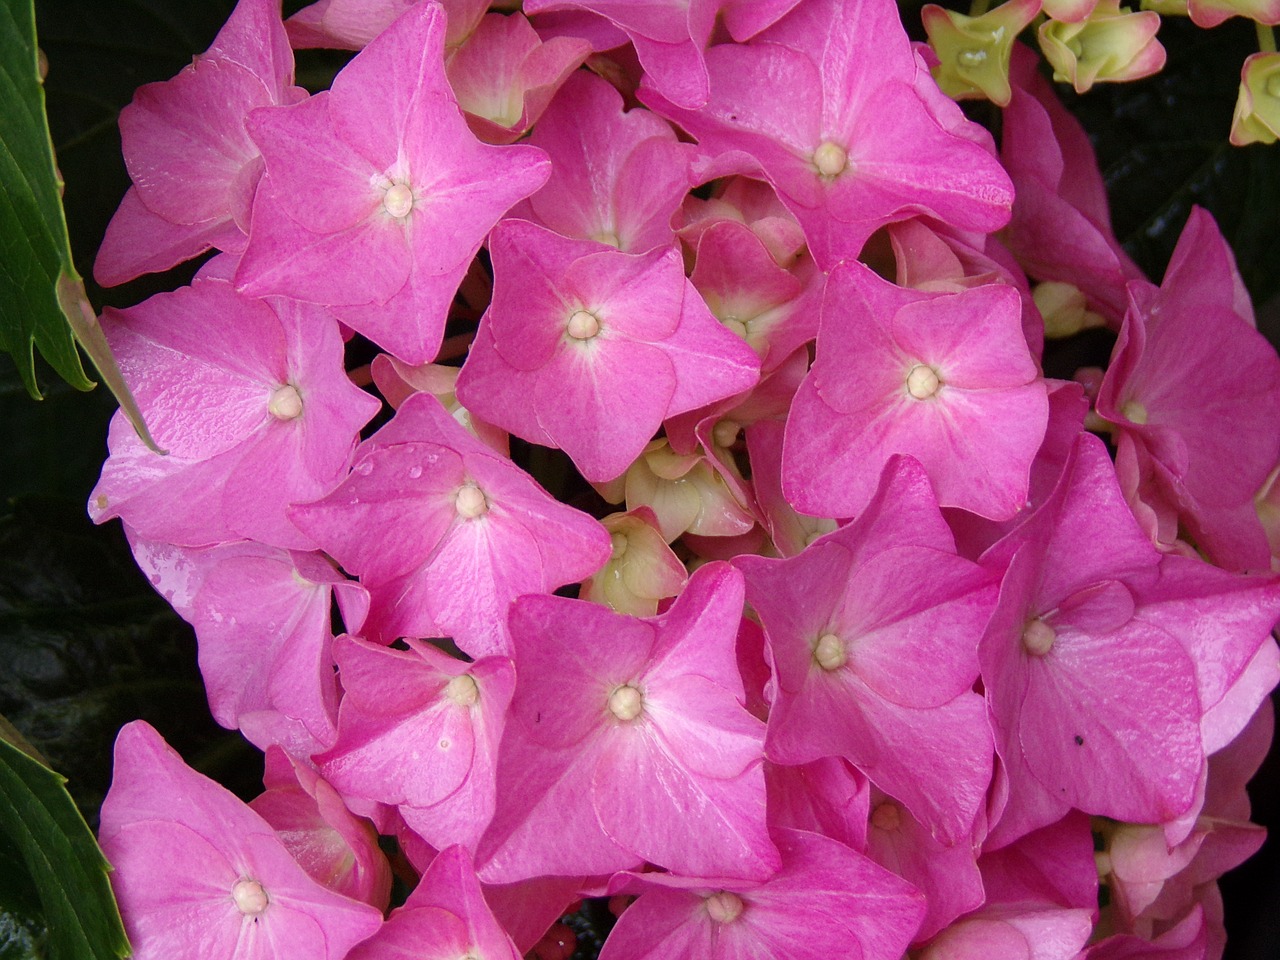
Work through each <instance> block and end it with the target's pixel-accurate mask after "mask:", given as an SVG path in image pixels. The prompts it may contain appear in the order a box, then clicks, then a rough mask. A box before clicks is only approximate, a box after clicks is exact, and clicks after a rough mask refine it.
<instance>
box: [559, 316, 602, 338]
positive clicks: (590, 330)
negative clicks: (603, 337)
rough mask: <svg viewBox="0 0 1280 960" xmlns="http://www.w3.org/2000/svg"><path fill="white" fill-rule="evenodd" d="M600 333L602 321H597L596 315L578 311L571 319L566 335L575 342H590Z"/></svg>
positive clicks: (566, 328)
mask: <svg viewBox="0 0 1280 960" xmlns="http://www.w3.org/2000/svg"><path fill="white" fill-rule="evenodd" d="M599 332H600V321H599V320H597V319H596V315H595V314H594V313H589V312H587V311H586V310H576V311H574V314H573V316H571V317H570V318H569V323H568V325H567V326H566V327H565V333H567V334H569V336H571V337H573V339H575V340H590V339H591V338H592V337H594V336H595V335H596V334H598V333H599Z"/></svg>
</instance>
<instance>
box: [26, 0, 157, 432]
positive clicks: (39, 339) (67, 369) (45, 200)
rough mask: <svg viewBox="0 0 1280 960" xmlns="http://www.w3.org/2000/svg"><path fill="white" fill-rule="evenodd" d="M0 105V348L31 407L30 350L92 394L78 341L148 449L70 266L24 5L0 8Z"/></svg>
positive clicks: (31, 15) (29, 7)
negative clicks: (11, 362) (0, 107)
mask: <svg viewBox="0 0 1280 960" xmlns="http://www.w3.org/2000/svg"><path fill="white" fill-rule="evenodd" d="M0 103H4V104H5V108H4V110H3V111H0V183H4V184H5V189H4V191H3V192H0V349H4V350H6V351H7V352H8V353H9V354H10V356H12V357H13V360H14V363H15V364H17V367H18V373H19V374H20V375H21V377H22V382H23V384H24V385H25V386H26V388H27V392H28V393H30V394H31V396H32V397H34V398H35V399H37V400H38V399H40V398H41V392H40V388H39V386H38V385H37V384H36V375H35V356H34V354H33V352H32V346H33V345H34V346H35V347H36V348H38V349H39V350H40V355H41V356H43V357H44V358H45V359H46V360H47V361H49V365H50V366H52V367H53V368H54V369H55V370H56V371H57V372H58V374H59V375H60V376H61V377H62V378H63V379H64V380H66V381H67V382H68V383H70V384H71V385H72V386H74V387H75V388H76V389H78V390H89V389H91V388H92V387H93V386H94V384H93V381H91V380H89V379H88V378H87V377H86V376H85V374H84V367H83V366H82V365H81V363H80V355H79V353H77V352H76V347H75V344H76V342H79V344H80V346H81V347H82V348H83V349H84V351H85V353H86V354H87V355H88V357H89V359H90V360H91V361H93V364H94V366H95V367H97V369H98V372H99V373H100V374H101V376H102V378H103V380H104V381H105V382H106V384H107V387H108V389H110V391H111V392H112V394H114V395H115V397H116V399H117V400H118V401H119V402H120V407H121V408H122V409H123V410H124V412H125V416H127V417H128V418H129V422H130V423H132V424H133V426H134V429H135V430H137V431H138V435H139V436H140V437H141V438H142V439H143V441H144V442H145V443H146V444H147V445H148V446H149V447H151V448H152V449H156V445H155V442H154V441H153V440H152V439H151V436H150V434H148V432H147V427H146V424H145V423H143V420H142V413H141V412H140V411H139V410H138V406H137V404H136V403H135V402H134V399H133V396H132V394H131V393H130V392H129V388H128V386H127V385H126V384H125V382H124V378H123V377H122V376H121V374H120V369H119V367H118V366H117V365H116V362H115V359H114V358H113V357H112V356H111V350H110V348H109V347H108V346H107V340H106V337H105V336H103V334H102V330H101V329H100V328H99V327H98V319H97V316H96V314H95V313H94V310H93V307H92V306H90V304H89V298H88V296H87V295H86V294H85V290H84V281H83V280H81V278H80V275H79V274H78V273H77V272H76V268H75V264H74V263H73V261H72V257H71V244H70V240H69V239H68V236H67V222H66V217H65V216H64V214H63V210H62V180H61V177H60V176H59V174H58V168H57V164H56V162H55V160H54V156H53V144H52V141H51V139H50V136H49V123H48V120H47V118H46V115H45V104H44V91H43V89H42V88H41V70H40V53H39V50H38V49H37V47H36V21H35V7H34V3H33V0H5V3H3V4H0Z"/></svg>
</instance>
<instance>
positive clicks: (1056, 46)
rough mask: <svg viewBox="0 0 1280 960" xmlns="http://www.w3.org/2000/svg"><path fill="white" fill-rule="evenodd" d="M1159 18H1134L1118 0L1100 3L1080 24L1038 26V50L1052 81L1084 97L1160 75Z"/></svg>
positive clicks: (1148, 13) (1144, 14)
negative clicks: (1103, 86) (1101, 86)
mask: <svg viewBox="0 0 1280 960" xmlns="http://www.w3.org/2000/svg"><path fill="white" fill-rule="evenodd" d="M1159 29H1160V15H1159V14H1158V13H1152V12H1151V11H1149V10H1147V11H1143V12H1141V13H1133V12H1131V11H1130V10H1129V8H1128V7H1121V6H1120V0H1101V2H1099V4H1098V6H1097V7H1096V8H1095V9H1094V11H1093V13H1091V14H1090V15H1089V18H1088V19H1087V20H1085V21H1083V22H1081V23H1062V22H1059V21H1057V20H1047V21H1045V22H1044V23H1043V24H1041V25H1040V34H1039V36H1040V49H1041V51H1042V52H1043V53H1044V56H1045V59H1046V60H1048V61H1049V63H1050V65H1051V66H1052V67H1053V79H1054V80H1057V81H1058V82H1059V83H1069V84H1071V85H1072V87H1074V88H1075V91H1076V93H1084V92H1085V91H1086V90H1088V89H1089V88H1090V87H1092V86H1093V85H1094V84H1095V83H1120V82H1123V81H1125V80H1137V79H1139V78H1141V77H1149V76H1151V75H1152V74H1153V73H1158V72H1159V71H1160V69H1161V68H1162V67H1163V66H1164V60H1165V52H1164V47H1162V46H1161V45H1160V42H1159V41H1158V40H1156V31H1157V30H1159Z"/></svg>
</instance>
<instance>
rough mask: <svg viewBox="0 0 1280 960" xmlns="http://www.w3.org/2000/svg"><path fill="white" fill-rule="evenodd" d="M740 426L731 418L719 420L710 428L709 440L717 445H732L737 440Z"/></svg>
mask: <svg viewBox="0 0 1280 960" xmlns="http://www.w3.org/2000/svg"><path fill="white" fill-rule="evenodd" d="M741 429H742V427H740V426H739V425H738V424H737V423H736V422H735V421H733V420H721V421H720V422H719V423H717V424H716V425H715V426H714V427H712V428H711V441H712V442H713V443H714V444H715V445H716V446H717V447H732V446H733V445H734V444H735V443H736V442H737V441H738V431H740V430H741Z"/></svg>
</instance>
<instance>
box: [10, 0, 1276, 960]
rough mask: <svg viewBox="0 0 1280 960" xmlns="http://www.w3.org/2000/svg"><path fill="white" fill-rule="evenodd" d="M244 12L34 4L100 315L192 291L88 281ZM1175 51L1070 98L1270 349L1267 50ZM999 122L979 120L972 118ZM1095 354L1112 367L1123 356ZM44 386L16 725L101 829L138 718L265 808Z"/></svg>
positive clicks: (1271, 152) (1142, 255) (16, 494)
mask: <svg viewBox="0 0 1280 960" xmlns="http://www.w3.org/2000/svg"><path fill="white" fill-rule="evenodd" d="M286 6H287V7H288V8H289V9H290V10H292V9H296V8H297V7H298V6H301V4H300V3H291V4H287V5H286ZM903 6H904V20H907V21H908V22H913V17H914V16H915V14H914V11H913V10H908V9H907V6H908V5H907V4H904V5H903ZM231 7H232V3H230V2H228V0H201V2H196V3H192V2H190V0H111V2H105V0H37V3H36V8H37V15H38V27H39V37H40V45H41V47H42V49H43V50H44V51H45V53H46V55H47V56H48V59H49V74H48V79H47V80H46V84H45V89H46V94H47V99H48V108H49V115H50V124H51V127H52V132H53V140H54V144H55V148H56V151H57V157H58V162H59V165H60V168H61V171H62V174H63V178H64V180H65V181H66V194H65V201H66V208H67V220H68V225H69V228H70V231H71V240H72V247H73V251H74V253H75V257H76V262H77V264H78V266H79V269H80V271H81V272H82V273H84V274H85V275H86V282H87V285H88V289H89V295H90V298H91V300H92V301H93V303H94V305H95V306H96V307H98V308H101V307H102V306H104V305H108V304H110V305H117V306H127V305H130V304H133V303H137V302H139V301H141V300H143V299H145V298H146V297H147V296H149V295H151V294H152V293H154V292H157V291H159V290H162V289H171V288H172V287H174V286H176V285H178V284H179V283H181V282H185V279H186V276H189V273H190V270H188V271H187V272H186V274H185V275H182V276H181V277H178V278H175V277H177V275H178V274H181V271H177V272H175V274H171V275H168V276H166V277H164V278H162V279H160V280H156V279H155V278H144V279H142V280H139V281H135V282H133V283H131V284H127V285H125V286H123V287H118V288H115V289H113V290H109V291H104V290H101V289H100V288H98V287H97V286H96V285H94V284H93V283H92V280H91V278H90V276H89V274H90V273H91V267H92V263H93V258H94V253H95V251H96V248H97V245H98V243H99V241H100V239H101V237H102V234H103V231H104V229H105V227H106V224H107V221H108V219H109V218H110V216H111V214H112V212H113V211H114V210H115V207H116V205H117V204H118V203H119V201H120V198H121V197H122V196H123V194H124V192H125V189H126V188H127V186H128V183H129V181H128V177H127V174H126V173H125V170H124V165H123V162H122V161H121V158H120V140H119V134H118V132H117V130H116V116H117V113H118V111H119V109H120V108H121V107H122V106H123V105H125V104H127V103H128V102H129V100H130V99H131V98H132V95H133V91H134V89H135V88H136V87H137V86H139V85H140V84H142V83H146V82H149V81H152V80H162V79H166V78H168V77H170V76H172V75H174V74H175V73H177V72H178V70H180V69H181V68H182V67H183V66H184V65H185V64H187V63H188V62H190V58H191V56H192V55H193V54H194V53H196V52H199V51H202V50H204V49H205V48H206V47H207V46H208V44H209V42H210V41H211V39H212V38H213V36H214V34H215V33H216V32H217V30H218V28H219V27H220V25H221V24H222V22H223V21H224V20H225V18H226V16H227V14H228V13H229V12H230V9H231ZM914 22H918V19H916V20H914ZM1160 38H1161V40H1162V41H1163V42H1164V43H1165V45H1166V47H1167V48H1168V50H1169V64H1168V66H1167V67H1166V70H1165V71H1164V73H1162V74H1161V75H1160V76H1157V77H1154V78H1151V79H1149V80H1146V81H1141V82H1139V83H1134V84H1126V85H1116V86H1111V87H1100V88H1098V89H1097V90H1095V91H1094V92H1091V93H1090V94H1088V95H1086V96H1084V97H1078V98H1077V97H1075V96H1069V97H1068V98H1067V99H1068V103H1069V105H1070V106H1071V107H1072V109H1073V110H1075V111H1076V112H1077V114H1078V115H1079V116H1080V117H1081V118H1082V120H1083V121H1084V123H1085V125H1086V127H1087V129H1089V131H1090V133H1091V135H1092V136H1094V138H1095V144H1096V146H1097V148H1098V152H1099V158H1100V162H1101V164H1102V168H1103V171H1104V175H1105V176H1106V179H1107V182H1108V185H1109V187H1110V192H1111V196H1112V204H1113V214H1114V220H1115V228H1116V233H1117V235H1118V236H1119V237H1120V238H1121V239H1122V240H1123V241H1124V243H1125V245H1126V247H1127V248H1128V249H1129V251H1130V253H1131V254H1132V255H1133V256H1134V257H1135V259H1136V260H1137V261H1138V262H1139V263H1140V264H1141V265H1142V266H1143V267H1144V269H1146V270H1147V272H1148V274H1149V275H1150V276H1152V277H1153V278H1158V277H1160V276H1161V275H1162V274H1163V271H1164V266H1165V263H1166V262H1167V259H1168V256H1169V254H1170V252H1171V251H1172V248H1173V244H1174V242H1175V241H1176V239H1177V235H1178V233H1179V231H1180V230H1181V227H1182V223H1183V222H1184V221H1185V219H1186V216H1187V213H1188V212H1189V210H1190V206H1191V204H1193V203H1198V204H1201V205H1203V206H1205V207H1207V208H1209V209H1210V211H1211V212H1213V213H1214V215H1215V216H1216V217H1217V218H1218V221H1219V223H1220V225H1221V226H1222V229H1223V232H1224V234H1225V235H1226V237H1227V239H1228V240H1229V241H1230V242H1231V244H1232V246H1233V248H1234V249H1235V250H1236V254H1237V258H1238V260H1239V264H1240V268H1241V272H1242V274H1243V276H1244V278H1245V281H1246V283H1247V284H1248V285H1249V287H1250V290H1251V292H1252V293H1253V295H1254V299H1255V302H1256V303H1257V304H1259V305H1260V307H1261V311H1260V312H1261V316H1260V321H1261V325H1262V327H1263V329H1264V332H1267V333H1268V335H1269V336H1270V337H1271V339H1272V342H1273V343H1274V342H1276V340H1277V333H1278V332H1280V300H1277V297H1276V294H1277V286H1278V284H1280V148H1267V147H1261V146H1254V147H1248V148H1244V149H1238V148H1233V147H1231V146H1229V145H1228V144H1227V140H1226V135H1227V131H1228V129H1229V127H1230V122H1231V111H1232V107H1233V105H1234V102H1235V96H1236V85H1237V83H1238V82H1239V64H1240V63H1241V61H1243V59H1244V57H1245V56H1247V55H1248V54H1249V53H1251V52H1253V51H1254V50H1255V49H1256V47H1255V43H1256V41H1255V38H1254V30H1253V27H1252V24H1251V23H1244V22H1241V21H1229V22H1228V23H1227V24H1226V25H1224V26H1222V27H1220V28H1218V29H1216V30H1213V31H1201V30H1198V29H1196V28H1195V27H1193V26H1192V25H1191V24H1190V23H1188V22H1185V21H1178V20H1170V19H1166V21H1165V24H1164V26H1163V27H1162V29H1161V34H1160ZM342 62H343V58H342V56H341V55H337V56H334V55H323V54H313V53H305V54H302V55H300V59H299V82H301V83H302V84H303V85H305V86H309V87H311V88H312V89H319V88H322V87H323V86H326V85H327V83H328V80H329V78H330V77H331V76H332V74H333V72H334V71H335V70H336V69H337V67H338V66H340V65H341V63H342ZM1060 89H1063V88H1060ZM991 112H992V111H991V110H990V109H989V108H987V107H986V106H985V105H978V106H977V107H976V108H974V116H975V118H976V119H989V118H990V115H991ZM1093 347H1094V349H1101V350H1102V351H1103V359H1105V351H1106V350H1107V349H1108V348H1109V347H1108V344H1107V343H1106V342H1105V338H1104V339H1103V340H1101V341H1095V342H1094V344H1093ZM40 380H41V384H42V386H43V388H44V391H45V394H46V399H45V400H43V401H41V402H39V403H37V402H34V401H32V400H30V399H29V397H28V396H27V394H26V392H25V390H24V389H23V388H22V386H21V384H20V382H19V380H18V378H17V376H16V373H15V372H14V370H13V368H12V365H11V364H9V362H8V361H7V360H3V359H0V449H4V450H5V451H6V452H7V453H6V456H4V457H3V458H0V663H3V664H5V669H4V670H3V671H0V714H4V715H5V716H7V717H8V718H9V719H10V720H11V721H12V722H13V723H14V724H15V725H16V726H17V727H18V728H19V729H20V730H21V731H22V732H23V733H24V734H25V735H26V736H27V737H28V738H29V739H30V740H31V741H32V742H33V743H35V744H36V746H37V747H39V748H40V749H41V750H42V751H43V752H44V753H45V755H46V756H47V757H48V758H49V760H50V761H51V763H52V764H53V765H54V767H55V768H56V769H58V770H59V771H60V772H62V773H63V774H65V775H67V776H68V777H70V784H69V788H70V789H71V791H72V794H73V796H74V797H75V799H76V801H77V802H78V803H79V804H80V806H81V808H82V809H83V810H84V812H85V814H86V817H87V818H89V819H90V822H91V825H92V824H94V823H95V822H96V810H97V807H98V805H99V804H100V802H101V799H102V796H103V794H104V793H105V790H106V787H107V785H108V784H109V782H110V750H111V743H112V741H113V740H114V737H115V732H116V730H117V729H119V727H120V726H121V725H123V724H124V723H126V722H128V721H129V720H132V719H134V718H137V717H144V718H146V719H147V720H149V721H150V722H151V723H152V724H153V725H155V726H156V727H157V728H158V729H159V730H160V732H161V733H162V734H163V735H164V736H165V738H166V739H168V740H169V742H170V743H171V744H173V746H174V747H175V748H176V749H177V750H178V751H179V752H180V753H181V754H182V755H183V756H184V757H185V758H186V759H187V760H188V762H190V763H191V764H192V766H194V767H195V768H196V769H199V770H201V771H202V772H204V773H206V774H208V775H209V776H211V777H214V778H215V779H217V780H219V781H220V782H223V783H226V784H227V785H229V786H231V787H232V789H235V790H237V792H240V793H241V794H242V795H244V796H252V795H253V794H254V793H256V792H257V791H258V790H260V789H261V787H260V777H261V760H260V757H259V755H258V754H257V752H256V751H255V750H254V749H253V748H252V747H250V746H248V745H247V744H245V743H244V742H243V741H242V740H241V739H240V738H239V736H238V735H236V734H231V733H228V732H227V731H223V730H221V729H220V728H218V727H217V726H216V725H215V724H214V723H213V721H212V720H211V718H210V717H209V714H208V709H207V706H206V704H205V700H204V694H203V688H202V686H201V683H200V678H199V674H198V672H197V671H196V666H195V647H194V639H193V638H192V636H191V634H190V631H189V629H188V628H187V627H186V625H185V624H183V623H182V622H181V621H180V620H179V619H178V618H177V617H176V616H175V615H174V614H173V613H172V611H171V610H170V609H169V608H168V606H167V605H166V604H164V603H163V602H162V601H161V600H160V599H159V598H158V597H156V595H155V594H154V593H153V592H152V590H151V588H150V585H149V584H148V583H147V581H146V580H145V578H144V577H142V575H141V574H140V573H139V572H138V571H137V569H136V567H135V566H134V564H133V560H132V557H131V556H130V555H129V552H128V549H127V546H126V544H125V543H124V538H123V536H122V535H121V533H120V530H119V525H118V524H115V523H112V524H109V525H107V526H106V527H103V528H95V527H93V526H92V524H90V523H89V521H88V519H87V516H86V514H85V507H84V505H85V503H86V501H87V499H88V494H89V491H90V489H91V488H92V486H93V484H94V482H95V481H96V479H97V474H98V471H99V469H100V467H101V464H102V461H103V459H104V458H105V456H106V445H105V437H106V426H107V422H108V420H109V418H110V416H111V413H112V411H113V409H114V403H113V401H112V400H111V397H110V396H109V395H108V394H107V393H106V392H105V391H104V390H102V389H98V390H95V391H93V392H92V393H89V394H80V393H77V392H75V391H73V390H71V389H70V388H68V387H66V386H65V385H64V384H62V383H61V382H60V381H59V380H57V378H56V377H55V376H53V375H52V374H51V373H50V372H49V371H48V369H47V368H45V367H43V366H41V368H40ZM1277 429H1280V425H1277ZM1242 442H1247V438H1242ZM1251 795H1252V797H1253V800H1254V817H1255V820H1257V821H1258V822H1259V823H1261V824H1263V825H1264V826H1267V827H1268V828H1269V829H1270V830H1271V831H1272V832H1273V833H1274V832H1275V830H1276V827H1277V823H1278V821H1280V751H1276V750H1273V751H1272V754H1271V756H1270V757H1269V758H1268V761H1267V764H1266V765H1265V766H1264V768H1263V769H1262V771H1261V772H1260V773H1259V775H1258V777H1257V778H1256V779H1255V780H1254V782H1253V784H1252V785H1251ZM1277 846H1278V844H1277V842H1276V840H1275V839H1271V840H1268V842H1267V845H1266V846H1265V847H1264V848H1263V851H1262V853H1261V854H1259V855H1258V856H1257V857H1255V858H1254V859H1253V860H1252V861H1250V862H1249V863H1248V864H1246V865H1245V866H1244V867H1242V868H1240V869H1238V870H1237V871H1235V872H1234V873H1232V874H1231V875H1229V876H1227V877H1226V878H1225V879H1224V880H1223V882H1222V888H1223V892H1224V897H1225V900H1226V905H1227V924H1228V931H1229V936H1230V942H1229V945H1228V950H1227V957H1228V958H1231V960H1262V958H1273V957H1275V956H1276V948H1275V946H1274V945H1275V944H1276V943H1277V942H1280V852H1278V851H1277Z"/></svg>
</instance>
